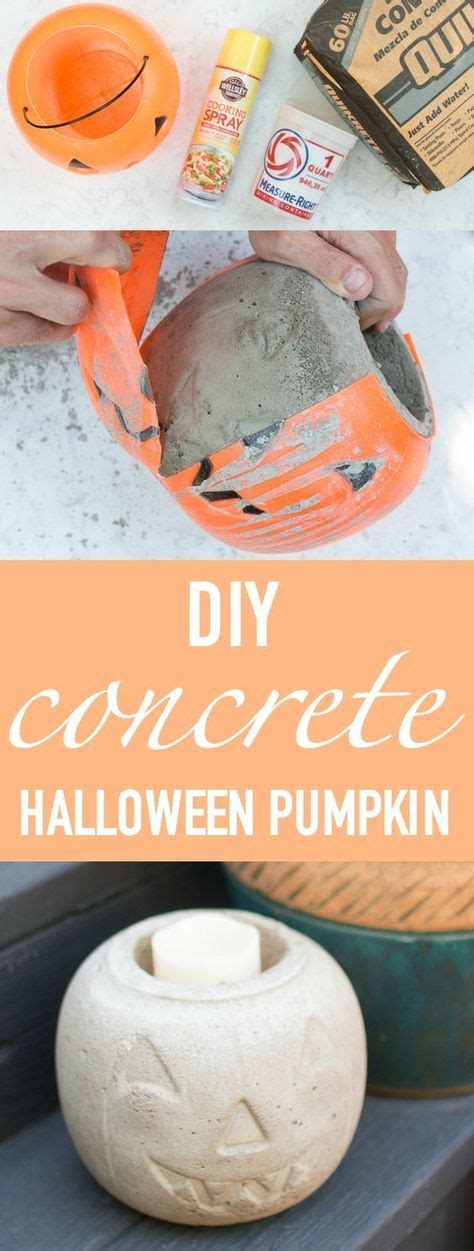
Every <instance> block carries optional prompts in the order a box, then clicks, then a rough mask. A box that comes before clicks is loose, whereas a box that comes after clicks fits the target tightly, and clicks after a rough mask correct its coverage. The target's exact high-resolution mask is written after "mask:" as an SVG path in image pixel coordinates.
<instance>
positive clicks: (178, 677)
mask: <svg viewBox="0 0 474 1251" xmlns="http://www.w3.org/2000/svg"><path fill="white" fill-rule="evenodd" d="M0 578H1V586H2V596H1V598H2V618H1V631H2V647H1V665H2V675H1V713H0V760H1V776H2V784H1V826H0V828H1V839H2V845H1V854H2V858H3V859H4V860H61V861H67V860H71V861H77V860H108V859H110V860H155V859H157V860H219V859H225V860H246V861H249V860H262V859H268V860H285V861H289V860H326V861H329V860H334V861H336V860H351V859H353V860H393V861H397V860H398V861H402V860H405V861H408V860H437V861H439V860H446V861H449V860H454V861H460V860H471V859H472V835H471V826H472V770H473V716H474V676H473V672H474V671H473V662H472V652H473V638H474V630H473V616H474V613H473V594H472V590H473V564H472V563H470V562H449V563H444V562H425V563H419V562H417V563H412V562H364V563H362V562H350V563H349V562H344V561H337V562H317V561H314V562H313V561H301V562H295V563H293V562H287V561H271V562H269V561H232V562H230V561H225V562H205V563H204V562H197V561H196V562H182V563H175V562H173V563H172V562H159V563H153V562H149V563H129V562H126V563H122V562H108V563H104V562H78V563H28V562H25V563H3V564H2V565H0Z"/></svg>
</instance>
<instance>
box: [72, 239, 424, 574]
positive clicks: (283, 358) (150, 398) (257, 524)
mask: <svg viewBox="0 0 474 1251" xmlns="http://www.w3.org/2000/svg"><path fill="white" fill-rule="evenodd" d="M164 246H165V243H164V242H163V245H162V250H164ZM153 251H154V253H155V259H153ZM159 265H160V259H159V258H157V247H156V244H154V243H153V239H151V238H149V237H147V235H146V232H144V233H143V234H142V235H141V236H140V244H139V246H138V245H137V246H136V247H135V253H134V271H133V281H132V280H131V279H129V282H128V284H127V283H125V282H122V283H121V282H120V279H119V277H118V275H115V281H114V280H113V278H112V276H111V274H110V272H109V273H108V274H107V273H104V272H103V271H102V272H97V271H94V270H87V269H86V270H82V271H78V272H77V273H76V281H77V282H78V283H79V285H80V286H81V287H83V289H84V290H85V291H86V292H87V294H88V295H89V297H90V299H91V301H92V305H93V309H92V313H91V316H90V318H89V319H88V320H87V321H86V322H84V323H83V324H82V325H81V326H80V327H79V330H78V334H77V342H78V348H79V357H80V361H81V365H82V369H83V373H84V376H85V379H86V383H87V386H88V390H89V394H90V396H91V399H92V402H93V404H94V406H95V408H96V410H97V412H98V413H99V415H100V417H101V419H102V420H103V421H104V422H105V424H106V426H107V428H108V429H109V431H110V433H111V434H112V435H113V436H114V437H115V438H116V439H117V440H118V441H119V442H120V443H121V444H122V446H123V447H125V448H126V449H127V451H128V452H130V453H131V454H132V455H133V456H135V457H136V458H137V459H138V460H140V461H141V462H142V463H143V464H145V465H147V466H148V468H150V469H151V470H152V472H153V473H154V474H155V476H156V477H157V478H158V479H159V481H160V482H161V483H162V484H163V485H164V486H165V487H166V488H167V490H168V491H170V493H171V494H172V495H173V496H174V498H175V499H176V500H177V502H178V503H179V504H180V505H181V507H182V508H184V509H185V511H186V512H187V513H189V515H190V516H191V517H192V518H193V520H194V521H196V522H197V523H198V525H201V526H202V527H203V529H205V530H207V531H209V532H210V533H211V534H212V535H213V537H214V538H216V539H218V540H220V541H223V542H227V543H230V544H232V545H233V546H234V547H238V548H243V549H245V550H248V551H253V552H260V553H262V554H265V553H266V552H269V553H273V552H286V551H300V550H302V549H304V548H312V547H316V546H318V545H319V544H322V543H327V542H330V541H331V540H334V539H339V538H343V537H345V536H346V535H349V534H354V533H355V532H356V531H358V530H361V529H363V528H364V527H365V526H367V525H369V524H371V523H372V522H374V521H376V520H377V519H378V518H380V517H383V516H384V515H385V514H386V513H388V512H390V510H391V509H393V508H395V507H396V505H397V504H399V503H400V502H401V501H402V500H403V499H405V497H406V496H407V495H408V494H409V493H410V491H412V490H413V488H414V487H415V486H416V484H417V482H418V481H419V479H420V477H421V475H422V473H423V471H424V469H425V466H426V463H427V460H428V456H429V449H430V443H431V437H432V434H433V414H432V409H431V404H430V400H429V396H428V392H427V389H426V385H425V383H424V380H423V375H422V372H421V369H420V366H419V363H418V360H417V357H416V352H415V349H414V347H413V344H412V342H411V340H410V339H409V338H404V337H403V336H402V335H401V334H400V333H399V331H398V330H397V328H396V327H395V326H392V327H391V328H390V330H388V331H387V332H386V334H384V335H378V334H376V333H374V332H371V333H369V334H367V335H362V334H361V332H360V328H359V321H358V317H357V314H356V312H355V310H354V307H353V306H352V305H351V304H350V303H349V302H348V301H345V300H342V299H340V297H339V296H336V295H334V294H333V293H332V292H331V291H328V290H327V289H326V288H325V287H324V286H323V285H322V284H321V283H320V282H318V281H317V279H315V278H312V277H311V276H310V275H309V274H306V273H303V272H302V271H300V270H297V269H293V268H290V267H289V266H286V265H276V264H269V263H266V262H265V261H260V260H257V258H255V257H254V258H253V260H250V262H242V263H240V264H238V265H236V266H233V267H231V268H230V269H228V270H225V271H224V272H223V273H221V274H217V275H216V276H215V277H214V278H212V279H210V280H209V281H208V282H207V283H204V284H203V285H201V286H200V287H198V288H196V290H195V291H193V292H191V295H189V296H187V298H186V299H185V300H183V301H182V302H181V303H180V304H179V305H178V306H177V307H176V308H175V309H173V311H172V312H171V313H170V314H169V315H168V316H167V317H165V318H164V320H163V321H162V322H161V323H160V324H159V325H158V326H157V327H156V329H155V330H153V331H152V333H151V335H150V336H149V338H148V339H147V340H146V342H145V344H144V345H143V347H142V349H141V351H140V349H139V346H138V343H139V339H140V336H141V332H142V329H143V325H144V322H145V318H146V314H147V312H148V310H149V299H150V298H152V297H150V275H151V277H152V279H153V284H154V282H156V279H157V276H158V272H159ZM131 289H133V298H134V308H133V309H132V310H131V306H130V304H129V292H130V290H131ZM151 290H153V285H152V288H151ZM158 291H159V288H158ZM140 292H141V295H140ZM140 300H141V306H142V312H141V315H140V317H139V318H138V319H137V317H136V311H137V302H138V303H139V302H140Z"/></svg>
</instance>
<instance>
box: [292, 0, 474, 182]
mask: <svg viewBox="0 0 474 1251" xmlns="http://www.w3.org/2000/svg"><path fill="white" fill-rule="evenodd" d="M473 30H474V5H473V0H461V2H459V0H429V2H427V0H354V3H353V4H348V3H345V0H325V3H324V4H322V5H321V7H320V8H319V9H318V10H317V12H316V13H314V14H313V17H312V18H311V20H310V22H309V24H308V26H307V28H306V31H305V33H304V35H303V38H302V39H301V41H300V43H299V44H298V46H297V48H296V49H295V51H296V55H297V57H298V58H299V60H300V61H302V62H303V64H304V65H305V67H306V69H307V70H308V71H309V73H310V74H311V75H312V77H314V78H315V79H316V81H317V82H318V83H319V85H320V86H322V87H323V89H324V91H325V93H326V95H327V96H328V98H329V100H331V102H332V103H333V104H334V105H335V107H336V108H337V109H338V111H339V113H340V114H341V115H342V116H343V117H344V118H345V120H346V121H347V122H348V123H349V124H350V125H351V126H352V128H353V130H354V131H355V132H356V134H357V135H358V136H359V138H360V139H362V140H364V142H365V143H366V144H367V145H368V146H369V147H370V148H371V150H372V152H374V153H375V155H376V156H378V157H379V158H381V159H382V160H383V161H384V163H385V164H386V165H388V166H389V168H390V169H391V170H393V172H394V173H396V174H398V176H399V177H400V178H401V179H402V181H403V182H405V183H408V184H409V185H410V186H412V187H416V186H420V185H421V186H422V187H424V188H425V189H426V190H428V191H439V190H441V189H442V188H443V187H449V186H451V185H452V184H453V183H455V182H457V181H458V180H459V179H460V178H463V177H464V176H465V175H466V174H468V173H469V172H470V171H471V170H472V167H473V155H474V104H473V96H474V92H473V88H474V57H473Z"/></svg>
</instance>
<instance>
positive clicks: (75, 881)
mask: <svg viewBox="0 0 474 1251" xmlns="http://www.w3.org/2000/svg"><path fill="white" fill-rule="evenodd" d="M160 867H161V866H157V865H156V864H130V863H117V864H108V863H107V862H106V863H103V864H102V863H98V864H94V863H90V864H74V863H73V864H62V863H58V864H14V863H12V864H0V948H1V947H6V946H9V945H10V944H11V943H16V942H19V941H20V940H21V939H22V938H25V937H26V936H27V935H29V934H32V933H34V931H35V930H39V929H45V928H46V926H48V925H54V924H56V923H57V922H58V921H60V920H61V919H62V918H64V917H66V916H68V915H70V914H71V913H73V912H77V911H79V912H82V911H84V910H85V909H86V908H91V907H93V906H94V904H96V903H98V902H99V901H100V900H102V899H107V898H108V897H109V896H110V895H115V894H117V893H118V892H119V891H121V890H125V889H130V888H131V886H132V885H133V884H134V883H135V884H138V883H139V882H144V881H147V880H149V879H150V877H151V876H154V877H156V876H157V873H158V872H159V868H160Z"/></svg>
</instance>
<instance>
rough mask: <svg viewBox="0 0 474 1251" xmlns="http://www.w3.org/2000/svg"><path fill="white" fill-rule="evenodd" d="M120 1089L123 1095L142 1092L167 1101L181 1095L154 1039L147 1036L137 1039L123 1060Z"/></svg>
mask: <svg viewBox="0 0 474 1251" xmlns="http://www.w3.org/2000/svg"><path fill="white" fill-rule="evenodd" d="M120 1088H121V1092H122V1094H125V1093H128V1092H131V1091H132V1090H133V1091H135V1092H139V1091H141V1092H142V1093H145V1092H147V1093H148V1094H150V1095H154V1096H156V1097H159V1098H164V1099H167V1100H169V1099H178V1098H179V1095H180V1091H179V1088H178V1085H177V1083H176V1082H175V1079H174V1077H173V1075H172V1073H171V1071H170V1069H169V1066H168V1064H167V1063H166V1061H165V1060H164V1059H163V1056H162V1055H161V1054H160V1051H159V1049H158V1048H157V1047H156V1046H155V1043H154V1042H153V1041H152V1039H151V1038H147V1037H145V1036H142V1037H140V1038H137V1039H135V1040H134V1042H133V1043H132V1045H131V1047H130V1050H129V1051H128V1055H127V1057H126V1058H125V1057H123V1058H122V1065H121V1070H120Z"/></svg>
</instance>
